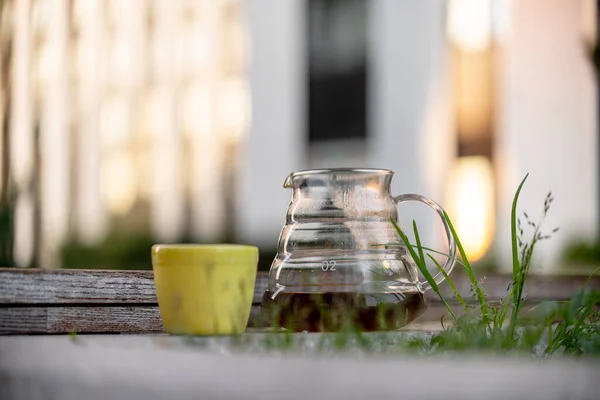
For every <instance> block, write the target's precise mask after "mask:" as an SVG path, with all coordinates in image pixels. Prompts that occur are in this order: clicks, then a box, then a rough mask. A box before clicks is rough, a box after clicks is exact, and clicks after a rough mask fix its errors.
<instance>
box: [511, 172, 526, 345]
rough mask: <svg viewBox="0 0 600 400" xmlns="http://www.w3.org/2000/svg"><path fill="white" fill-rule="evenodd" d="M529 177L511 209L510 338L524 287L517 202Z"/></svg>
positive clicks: (523, 182) (519, 190) (522, 183)
mask: <svg viewBox="0 0 600 400" xmlns="http://www.w3.org/2000/svg"><path fill="white" fill-rule="evenodd" d="M527 177H529V174H527V175H525V178H523V180H522V181H521V184H520V185H519V187H518V188H517V192H516V193H515V196H514V198H513V202H512V208H511V211H510V237H511V245H512V264H513V265H512V267H513V280H514V283H513V290H512V293H513V308H512V314H511V317H510V325H509V338H512V335H513V333H514V330H515V323H516V321H517V315H518V313H519V308H520V303H521V298H520V296H521V293H522V289H523V276H522V275H521V263H520V262H519V247H518V236H517V204H518V202H519V195H520V194H521V189H522V188H523V185H524V184H525V181H526V180H527Z"/></svg>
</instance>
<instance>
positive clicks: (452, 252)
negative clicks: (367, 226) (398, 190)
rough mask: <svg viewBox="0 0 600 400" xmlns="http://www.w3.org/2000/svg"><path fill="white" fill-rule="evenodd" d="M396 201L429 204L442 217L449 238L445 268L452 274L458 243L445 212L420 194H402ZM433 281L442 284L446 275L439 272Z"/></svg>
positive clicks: (426, 283) (426, 285) (424, 288)
mask: <svg viewBox="0 0 600 400" xmlns="http://www.w3.org/2000/svg"><path fill="white" fill-rule="evenodd" d="M394 201H395V202H396V203H401V202H403V201H419V202H421V203H425V204H427V205H428V206H429V207H431V208H433V210H434V211H435V212H436V213H437V214H438V215H439V216H440V218H441V219H442V223H443V224H444V230H445V231H446V236H447V237H448V247H449V249H448V260H447V261H446V263H445V264H444V266H443V268H444V271H446V273H447V274H450V272H451V271H452V268H454V262H455V261H456V241H455V240H454V236H452V232H451V231H450V226H448V221H446V217H445V216H444V210H443V209H442V207H440V206H439V204H438V203H436V202H435V201H433V200H431V199H430V198H428V197H425V196H421V195H420V194H412V193H411V194H401V195H400V196H396V197H394ZM433 279H434V281H435V282H436V283H440V282H442V281H443V280H444V279H445V278H444V275H443V274H442V273H441V272H439V271H438V273H437V274H435V275H434V276H433ZM421 287H422V288H423V290H427V289H430V288H431V285H429V283H428V282H424V283H421Z"/></svg>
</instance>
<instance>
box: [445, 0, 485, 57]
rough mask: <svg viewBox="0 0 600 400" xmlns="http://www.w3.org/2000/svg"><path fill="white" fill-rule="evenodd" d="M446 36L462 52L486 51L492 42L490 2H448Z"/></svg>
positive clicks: (479, 0) (454, 0)
mask: <svg viewBox="0 0 600 400" xmlns="http://www.w3.org/2000/svg"><path fill="white" fill-rule="evenodd" d="M448 6H449V7H448V36H449V38H450V40H451V41H452V42H453V43H454V44H455V45H456V46H458V47H459V48H460V49H461V50H462V51H467V52H477V51H481V50H484V49H486V48H487V47H488V46H489V45H490V42H491V40H492V2H491V0H450V1H449V3H448Z"/></svg>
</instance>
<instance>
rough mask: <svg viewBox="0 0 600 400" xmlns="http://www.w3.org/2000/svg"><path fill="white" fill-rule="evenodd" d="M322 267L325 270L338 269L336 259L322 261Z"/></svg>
mask: <svg viewBox="0 0 600 400" xmlns="http://www.w3.org/2000/svg"><path fill="white" fill-rule="evenodd" d="M321 269H322V270H323V271H337V269H335V261H334V260H331V261H323V262H322V263H321Z"/></svg>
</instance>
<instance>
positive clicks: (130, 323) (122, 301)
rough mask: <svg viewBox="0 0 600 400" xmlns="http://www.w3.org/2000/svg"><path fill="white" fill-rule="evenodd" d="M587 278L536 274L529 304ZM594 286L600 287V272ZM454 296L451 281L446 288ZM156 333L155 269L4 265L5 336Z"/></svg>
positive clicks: (491, 281) (434, 307)
mask: <svg viewBox="0 0 600 400" xmlns="http://www.w3.org/2000/svg"><path fill="white" fill-rule="evenodd" d="M267 278H268V277H267V274H266V273H265V272H259V273H258V274H257V279H256V286H255V290H254V298H253V306H252V313H251V317H250V321H249V324H248V326H249V327H260V326H261V325H260V319H259V318H258V314H259V304H260V299H261V297H262V295H263V293H264V291H265V289H266V287H267ZM587 278H588V277H587V276H584V275H575V276H569V275H567V276H550V275H531V276H530V277H529V278H528V283H527V285H526V289H525V292H526V293H528V294H529V296H528V302H529V303H530V304H536V303H539V302H540V301H543V300H548V299H554V300H566V299H568V298H570V297H571V296H572V295H573V294H574V293H575V292H576V291H577V290H578V289H580V288H582V287H583V286H584V285H585V283H586V281H587ZM455 283H456V284H457V287H458V290H459V291H460V292H461V293H462V294H463V295H467V296H468V295H469V293H470V285H469V282H468V280H466V279H462V278H460V277H459V278H457V279H456V282H455ZM509 283H510V277H509V276H507V275H501V274H493V275H487V276H486V278H485V280H484V282H483V285H484V287H485V290H486V293H487V295H488V298H490V299H496V298H497V299H500V298H502V297H504V295H505V293H506V287H507V286H508V284H509ZM589 287H593V288H596V289H600V276H596V277H594V278H592V279H591V281H590V283H589ZM441 288H442V290H443V291H444V294H445V295H446V296H447V297H449V298H451V297H452V293H451V292H450V288H449V287H448V286H447V285H442V286H441ZM426 297H427V300H428V303H429V307H428V310H427V312H426V313H425V315H423V316H422V317H421V318H420V319H418V320H417V323H418V322H419V321H420V322H423V321H439V319H440V317H441V316H442V315H443V314H444V309H443V307H442V306H441V303H440V302H439V301H438V299H437V297H436V295H435V293H432V292H431V291H429V292H427V294H426ZM70 332H77V333H152V332H163V326H162V321H161V318H160V314H159V311H158V303H157V300H156V293H155V287H154V275H153V273H152V271H117V270H62V269H59V270H44V269H20V268H0V334H5V335H6V334H61V333H62V334H64V333H70Z"/></svg>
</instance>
